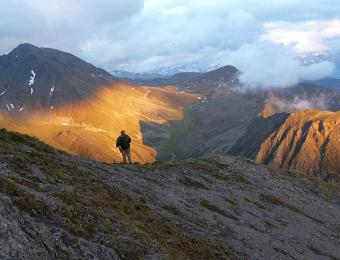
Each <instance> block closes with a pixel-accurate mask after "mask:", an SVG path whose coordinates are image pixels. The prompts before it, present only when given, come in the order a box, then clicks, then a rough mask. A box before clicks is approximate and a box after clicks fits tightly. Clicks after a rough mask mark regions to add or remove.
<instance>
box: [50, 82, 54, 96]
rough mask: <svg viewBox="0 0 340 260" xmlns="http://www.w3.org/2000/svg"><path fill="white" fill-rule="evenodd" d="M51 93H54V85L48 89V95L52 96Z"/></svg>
mask: <svg viewBox="0 0 340 260" xmlns="http://www.w3.org/2000/svg"><path fill="white" fill-rule="evenodd" d="M53 93H54V85H53V86H52V88H51V89H50V97H52V95H53Z"/></svg>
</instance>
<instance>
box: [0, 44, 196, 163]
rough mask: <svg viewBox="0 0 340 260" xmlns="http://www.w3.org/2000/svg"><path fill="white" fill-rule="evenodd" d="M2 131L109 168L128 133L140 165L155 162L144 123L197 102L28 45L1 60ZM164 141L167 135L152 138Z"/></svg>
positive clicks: (164, 119) (168, 117)
mask: <svg viewBox="0 0 340 260" xmlns="http://www.w3.org/2000/svg"><path fill="white" fill-rule="evenodd" d="M0 69H1V76H0V77H1V80H0V82H1V85H0V89H3V93H2V95H1V96H0V106H1V108H2V111H1V113H0V126H1V127H5V128H7V129H10V130H15V131H19V132H21V133H26V134H30V135H32V136H36V137H38V138H40V139H41V140H43V141H45V142H47V143H48V144H50V145H53V146H54V147H57V148H58V149H62V150H64V151H67V152H69V153H73V154H77V155H81V156H86V157H90V158H93V159H96V160H101V161H105V162H114V161H118V160H120V157H121V156H120V154H119V151H118V150H117V148H115V140H116V137H117V135H119V133H120V131H121V130H122V129H124V130H126V131H127V132H128V134H129V135H130V136H131V137H132V139H133V142H134V143H133V144H134V149H133V151H132V152H133V154H132V155H133V158H134V161H139V162H152V161H154V160H155V158H156V151H154V150H153V149H152V148H151V147H147V146H146V145H144V143H143V138H144V136H143V134H142V133H141V127H140V125H141V124H142V122H154V123H159V124H166V122H167V120H179V119H181V117H182V107H183V106H184V105H186V104H188V103H190V102H194V101H197V100H198V99H197V95H195V94H189V93H179V92H178V91H176V89H175V88H162V89H160V88H147V87H140V86H135V85H133V84H129V83H125V82H122V81H120V80H118V79H117V78H115V77H113V76H111V74H109V73H107V72H105V71H104V70H102V69H99V68H96V67H94V66H93V65H91V64H89V63H87V62H85V61H83V60H81V59H79V58H77V57H75V56H73V55H71V54H68V53H64V52H61V51H58V50H53V49H48V48H38V47H35V46H33V45H29V44H22V45H19V46H18V47H17V48H15V49H14V50H13V51H12V52H10V53H9V54H8V55H5V56H2V57H1V58H0ZM149 134H150V135H152V136H153V137H158V138H166V133H165V134H164V133H163V132H158V131H156V132H150V133H149Z"/></svg>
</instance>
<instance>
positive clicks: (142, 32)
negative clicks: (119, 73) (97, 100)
mask: <svg viewBox="0 0 340 260" xmlns="http://www.w3.org/2000/svg"><path fill="white" fill-rule="evenodd" d="M339 14H340V0H261V1H259V0H209V1H207V0H186V1H183V0H144V1H143V0H49V1H46V0H0V17H1V19H0V54H1V53H7V52H9V51H10V50H11V49H13V48H14V47H16V46H17V45H18V44H20V43H23V42H28V43H32V44H35V45H37V46H41V47H51V48H57V49H60V50H64V51H68V52H71V53H73V54H75V55H77V56H79V57H81V58H83V59H85V60H87V61H89V62H91V63H93V64H95V65H97V66H100V67H103V68H105V69H107V70H109V71H112V70H127V71H132V72H149V71H155V70H157V69H160V68H168V67H181V66H187V68H195V69H196V68H202V69H209V68H213V67H217V66H223V65H227V64H230V65H234V66H236V67H237V68H238V69H240V70H241V71H242V73H243V74H242V78H241V79H242V80H243V81H244V82H246V83H248V84H249V85H252V86H256V85H257V86H263V87H271V86H288V85H292V84H294V83H296V82H298V81H301V80H314V79H318V78H321V77H325V76H329V75H331V74H332V72H333V70H334V64H332V63H331V62H328V61H323V62H321V63H318V64H313V65H310V66H302V65H301V63H300V61H299V60H298V59H297V58H296V57H297V56H302V55H310V54H315V53H322V52H330V51H331V52H332V51H337V50H338V49H340V15H339Z"/></svg>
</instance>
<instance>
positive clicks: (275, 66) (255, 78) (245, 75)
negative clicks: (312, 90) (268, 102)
mask: <svg viewBox="0 0 340 260" xmlns="http://www.w3.org/2000/svg"><path fill="white" fill-rule="evenodd" d="M218 59H219V62H221V60H224V61H226V62H227V63H228V64H232V65H234V66H235V67H237V68H238V69H239V70H240V71H241V72H242V74H241V75H240V81H241V82H242V83H244V84H245V85H246V86H247V87H249V88H279V87H290V86H293V85H295V84H297V83H299V82H301V81H313V80H318V79H321V78H325V77H328V76H331V75H332V74H333V72H334V69H335V65H334V64H333V63H331V62H328V61H323V62H320V63H316V64H311V65H308V66H306V65H303V64H301V62H300V61H299V60H298V59H297V57H296V55H295V54H294V53H293V52H291V51H290V50H289V49H288V48H285V47H284V46H281V45H277V44H273V43H269V42H259V43H255V44H247V45H243V46H242V47H241V48H239V49H238V50H237V51H234V52H227V53H221V54H220V57H218Z"/></svg>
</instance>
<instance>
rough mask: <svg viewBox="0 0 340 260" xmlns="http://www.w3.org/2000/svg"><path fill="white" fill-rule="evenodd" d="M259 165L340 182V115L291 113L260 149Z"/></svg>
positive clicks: (307, 112) (322, 112)
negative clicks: (333, 178) (263, 164)
mask: <svg viewBox="0 0 340 260" xmlns="http://www.w3.org/2000/svg"><path fill="white" fill-rule="evenodd" d="M257 161H258V162H265V163H266V164H269V165H273V166H276V167H279V168H286V169H291V170H293V171H297V172H301V173H305V174H312V175H317V176H321V177H323V178H327V177H328V176H330V175H331V176H333V177H335V178H340V163H339V162H340V111H339V112H329V111H319V110H306V111H298V112H294V113H292V114H291V115H290V116H289V117H288V119H287V120H286V121H285V123H283V125H282V126H281V127H280V129H279V130H278V131H277V132H275V133H273V134H272V135H271V136H270V137H269V138H267V140H266V141H265V142H264V143H263V144H262V145H261V149H260V152H259V153H258V156H257Z"/></svg>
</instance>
